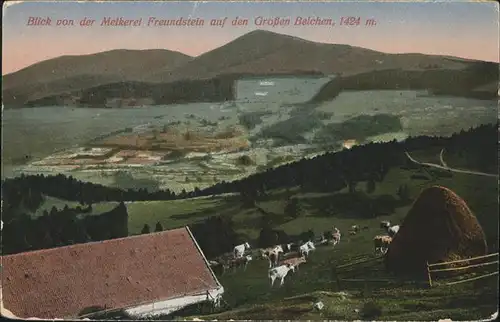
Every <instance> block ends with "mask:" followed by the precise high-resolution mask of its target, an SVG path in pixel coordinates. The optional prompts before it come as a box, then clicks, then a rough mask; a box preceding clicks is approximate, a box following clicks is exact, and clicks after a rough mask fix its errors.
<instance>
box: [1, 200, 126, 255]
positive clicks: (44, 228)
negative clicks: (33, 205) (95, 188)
mask: <svg viewBox="0 0 500 322" xmlns="http://www.w3.org/2000/svg"><path fill="white" fill-rule="evenodd" d="M90 212H92V205H88V206H87V207H86V208H81V207H80V206H77V207H76V208H69V207H68V206H67V205H65V206H64V208H63V209H60V210H58V209H57V208H56V207H52V209H51V210H50V211H47V210H44V211H43V213H42V214H41V215H40V216H38V217H34V216H32V215H30V214H28V213H25V212H19V213H17V215H16V216H15V217H14V218H10V219H9V221H7V222H5V219H6V218H2V220H4V222H5V227H4V229H3V230H2V253H3V254H5V255H7V254H15V253H20V252H26V251H33V250H38V249H46V248H53V247H60V246H68V245H73V244H80V243H86V242H92V241H101V240H108V239H114V238H120V237H127V236H128V212H127V207H126V206H125V204H124V203H123V202H122V203H120V204H119V205H118V206H117V207H116V208H114V209H112V210H111V211H108V212H105V213H102V214H100V215H91V214H90Z"/></svg>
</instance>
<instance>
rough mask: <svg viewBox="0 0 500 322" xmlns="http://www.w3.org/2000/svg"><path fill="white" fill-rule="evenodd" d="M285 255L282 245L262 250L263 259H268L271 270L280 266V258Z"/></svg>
mask: <svg viewBox="0 0 500 322" xmlns="http://www.w3.org/2000/svg"><path fill="white" fill-rule="evenodd" d="M283 253H284V252H283V247H282V246H281V245H276V246H274V247H269V248H266V249H261V250H260V255H261V256H262V258H267V259H268V260H269V268H272V267H274V266H276V265H278V260H279V256H280V254H283Z"/></svg>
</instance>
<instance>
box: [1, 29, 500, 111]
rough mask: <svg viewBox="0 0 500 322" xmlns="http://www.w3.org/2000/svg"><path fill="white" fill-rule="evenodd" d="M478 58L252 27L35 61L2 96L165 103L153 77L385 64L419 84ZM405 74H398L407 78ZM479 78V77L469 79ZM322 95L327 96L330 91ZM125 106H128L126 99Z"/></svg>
mask: <svg viewBox="0 0 500 322" xmlns="http://www.w3.org/2000/svg"><path fill="white" fill-rule="evenodd" d="M482 63H483V62H478V61H472V60H466V59H462V58H457V57H446V56H435V55H424V54H387V53H382V52H377V51H374V50H369V49H365V48H360V47H353V46H349V45H339V44H325V43H317V42H313V41H309V40H305V39H301V38H297V37H293V36H289V35H283V34H278V33H274V32H270V31H263V30H256V31H252V32H250V33H247V34H245V35H243V36H241V37H239V38H237V39H235V40H233V41H231V42H229V43H227V44H225V45H223V46H221V47H219V48H216V49H214V50H211V51H209V52H207V53H204V54H202V55H200V56H198V57H194V58H193V57H190V56H187V55H185V54H182V53H179V52H174V51H169V50H162V49H157V50H124V49H120V50H112V51H106V52H102V53H97V54H91V55H81V56H62V57H58V58H53V59H49V60H46V61H42V62H39V63H36V64H34V65H31V66H29V67H26V68H24V69H22V70H20V71H17V72H14V73H11V74H8V75H5V76H3V79H2V80H3V103H4V105H5V106H6V107H7V108H12V107H23V106H42V105H44V104H45V105H46V104H47V102H58V103H59V102H63V103H64V104H67V103H68V104H74V105H80V103H79V102H80V98H81V96H82V95H84V94H82V93H84V92H89V91H90V92H92V93H93V94H94V95H98V96H99V97H101V98H102V97H104V98H103V99H104V100H107V99H111V100H113V99H117V98H122V97H127V98H132V99H139V100H142V101H144V100H147V101H149V102H150V103H148V104H168V103H173V102H178V101H179V98H178V97H177V96H175V97H174V98H175V99H172V100H171V102H170V101H169V99H160V100H158V99H155V98H152V97H148V96H147V94H145V93H149V92H155V90H154V88H157V87H158V85H159V84H161V88H168V90H169V91H177V90H178V88H179V86H180V87H182V89H181V91H182V92H189V91H190V90H189V89H190V82H191V81H200V80H209V82H212V83H217V82H218V80H217V79H219V78H223V79H224V80H225V81H226V80H230V81H234V79H237V78H238V77H239V76H238V75H240V76H241V75H249V74H250V75H283V74H288V75H297V74H304V73H315V74H337V75H341V76H342V77H348V78H349V79H348V80H349V84H348V86H347V88H348V89H355V90H356V89H357V88H356V86H357V85H356V84H358V83H359V80H358V76H357V75H362V76H361V77H362V79H363V78H365V77H366V75H367V73H368V74H370V73H372V74H373V73H374V74H377V73H379V72H381V73H382V78H384V77H385V73H386V72H387V71H391V70H393V71H394V70H397V71H404V72H405V73H415V72H417V73H422V72H426V71H429V70H431V71H432V75H430V77H424V78H422V81H421V82H420V83H419V87H423V88H429V86H427V84H426V82H427V81H430V82H433V79H435V74H439V73H441V72H442V71H443V72H445V73H448V74H449V73H452V74H453V73H454V72H457V71H461V70H464V69H467V68H468V67H470V66H474V65H477V64H482ZM497 65H498V64H496V66H497ZM427 74H428V73H427ZM455 74H456V73H455ZM407 76H408V75H403V76H402V77H403V78H407ZM370 77H371V76H370ZM408 77H413V75H411V76H408ZM453 77H454V76H452V78H453ZM445 78H446V79H447V78H448V77H445ZM374 79H375V78H374ZM377 79H378V78H377ZM489 81H491V79H489ZM134 82H135V83H137V82H140V83H141V84H143V85H141V86H142V87H151V88H150V89H148V90H142V91H141V93H143V94H141V95H139V97H133V96H134V95H133V93H132V92H130V91H129V88H130V87H131V86H128V85H126V84H125V86H124V83H134ZM179 82H180V83H179ZM397 82H399V81H397ZM397 82H396V83H397ZM391 83H394V82H391ZM421 83H423V84H421ZM113 84H116V86H114V88H117V89H122V92H120V90H113V91H112V92H113V95H114V96H113V97H108V96H107V95H108V94H107V93H109V91H108V88H109V87H106V91H105V92H104V93H101V92H98V93H97V92H95V91H94V90H90V89H91V88H96V87H98V88H99V86H100V85H110V86H111V87H113ZM353 84H354V85H353ZM483 84H485V83H480V84H476V83H474V84H473V85H474V86H476V85H483ZM334 85H335V84H334ZM370 86H371V85H370ZM370 86H368V87H370ZM397 86H398V85H397V84H396V85H394V84H388V86H386V87H390V88H398V87H397ZM132 87H134V86H132ZM215 87H217V86H215ZM334 87H337V85H335V86H334ZM341 87H344V86H341ZM365 87H366V86H365ZM174 88H175V89H174ZM360 89H362V88H360ZM384 89H387V88H384ZM460 90H462V88H461V89H460ZM217 91H218V90H216V92H217ZM122 94H123V95H122ZM226 94H227V93H225V94H224V95H215V96H213V97H211V98H210V100H220V101H222V100H226V99H228V97H227V95H226ZM188 96H189V98H183V100H185V101H197V100H206V98H204V97H203V94H202V93H201V92H199V91H194V92H193V93H192V95H191V94H189V95H188ZM219 96H220V97H219ZM320 96H323V94H321V95H320ZM326 96H327V97H329V98H331V95H330V94H329V95H326ZM61 97H63V98H62V99H61ZM151 101H152V102H151ZM144 104H145V103H141V104H138V105H144ZM148 104H146V105H148ZM127 106H130V105H128V103H127Z"/></svg>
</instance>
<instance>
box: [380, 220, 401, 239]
mask: <svg viewBox="0 0 500 322" xmlns="http://www.w3.org/2000/svg"><path fill="white" fill-rule="evenodd" d="M380 227H381V228H383V229H385V230H386V231H387V233H388V234H389V236H390V237H394V236H395V235H396V234H397V233H398V231H399V225H395V226H391V222H390V221H386V220H384V221H382V222H380Z"/></svg>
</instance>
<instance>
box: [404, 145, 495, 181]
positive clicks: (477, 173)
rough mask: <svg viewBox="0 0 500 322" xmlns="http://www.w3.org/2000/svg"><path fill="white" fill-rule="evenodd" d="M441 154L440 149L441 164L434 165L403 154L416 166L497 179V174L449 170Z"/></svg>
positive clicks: (442, 151)
mask: <svg viewBox="0 0 500 322" xmlns="http://www.w3.org/2000/svg"><path fill="white" fill-rule="evenodd" d="M443 153H444V149H442V150H441V153H440V154H439V160H440V162H441V164H435V163H428V162H419V161H417V160H415V159H414V158H412V157H411V155H410V154H409V153H408V152H405V154H406V157H407V158H408V159H409V160H410V161H411V162H413V163H415V164H418V165H422V166H427V167H431V168H436V169H441V170H446V171H450V172H457V173H465V174H473V175H478V176H485V177H494V178H498V174H492V173H486V172H480V171H472V170H462V169H455V168H450V167H448V165H447V164H446V162H444V160H443Z"/></svg>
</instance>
